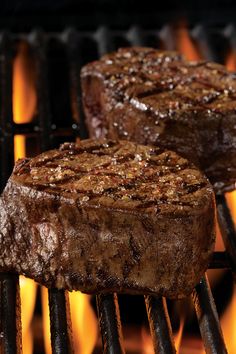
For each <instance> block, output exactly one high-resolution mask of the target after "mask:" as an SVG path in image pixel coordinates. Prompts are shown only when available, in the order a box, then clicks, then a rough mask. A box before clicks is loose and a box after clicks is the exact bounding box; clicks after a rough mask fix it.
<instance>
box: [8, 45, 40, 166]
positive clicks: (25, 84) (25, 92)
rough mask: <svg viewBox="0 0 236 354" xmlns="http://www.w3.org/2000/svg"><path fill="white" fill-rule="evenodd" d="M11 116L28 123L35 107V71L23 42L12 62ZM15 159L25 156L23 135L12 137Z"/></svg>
mask: <svg viewBox="0 0 236 354" xmlns="http://www.w3.org/2000/svg"><path fill="white" fill-rule="evenodd" d="M12 86H13V97H12V102H13V118H14V122H15V123H29V122H30V121H31V120H32V118H33V115H34V113H35V109H36V90H35V71H34V65H33V61H32V60H31V58H30V56H29V48H28V46H27V45H26V43H25V42H22V43H20V44H19V47H18V53H17V56H16V58H15V60H14V63H13V83H12ZM14 152H15V160H17V159H19V158H22V157H24V156H26V147H25V136H24V135H15V137H14Z"/></svg>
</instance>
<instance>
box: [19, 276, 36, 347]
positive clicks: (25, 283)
mask: <svg viewBox="0 0 236 354" xmlns="http://www.w3.org/2000/svg"><path fill="white" fill-rule="evenodd" d="M36 290H37V287H36V284H35V282H34V281H33V280H31V279H27V278H25V277H23V276H21V277H20V296H21V313H22V339H23V353H24V354H30V353H32V352H33V336H32V329H31V320H32V316H33V312H34V305H35V299H36ZM29 294H30V296H29Z"/></svg>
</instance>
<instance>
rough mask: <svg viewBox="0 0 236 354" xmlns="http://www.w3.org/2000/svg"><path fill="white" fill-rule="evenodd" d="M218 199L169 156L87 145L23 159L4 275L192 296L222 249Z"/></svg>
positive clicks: (2, 243)
mask: <svg viewBox="0 0 236 354" xmlns="http://www.w3.org/2000/svg"><path fill="white" fill-rule="evenodd" d="M214 213H215V204H214V193H213V190H212V188H211V186H210V184H209V182H208V180H207V179H206V177H204V176H203V175H202V174H201V173H200V172H199V171H198V170H197V169H196V168H195V167H194V166H193V165H192V164H190V163H189V162H188V161H187V160H185V159H183V158H181V157H179V156H178V155H176V154H175V153H174V152H171V151H161V150H160V149H158V148H154V147H148V146H139V145H137V144H135V143H131V142H127V141H121V142H114V141H98V142H97V141H93V140H85V141H81V143H79V144H77V145H75V144H69V143H68V144H64V145H62V146H61V148H60V149H59V150H52V151H49V152H45V153H43V154H41V155H39V156H38V157H36V158H32V159H25V160H21V161H19V162H18V163H17V164H16V167H15V169H14V172H13V174H12V176H11V177H10V179H9V181H8V184H7V186H6V188H5V190H4V192H3V195H2V198H1V206H0V215H1V220H0V222H1V238H0V269H1V270H2V271H16V272H18V273H20V274H25V275H26V276H28V277H31V278H33V279H35V280H36V281H38V282H40V283H43V284H45V285H46V286H49V287H57V288H66V289H69V290H72V289H77V290H82V291H84V292H87V293H94V292H111V291H117V292H127V293H155V294H158V295H165V296H168V297H172V298H174V297H175V298H176V297H183V296H184V295H187V294H189V293H190V292H191V290H192V289H193V287H194V285H196V284H197V283H198V282H199V280H200V278H201V276H202V274H203V273H204V271H205V270H206V268H207V266H208V262H209V257H210V255H211V253H212V251H213V246H214V238H215V234H214Z"/></svg>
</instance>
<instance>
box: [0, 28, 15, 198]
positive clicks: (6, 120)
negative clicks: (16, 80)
mask: <svg viewBox="0 0 236 354" xmlns="http://www.w3.org/2000/svg"><path fill="white" fill-rule="evenodd" d="M12 58H13V48H12V39H11V37H10V35H9V34H8V33H1V35H0V171H1V180H0V192H1V191H2V190H3V188H4V186H5V184H6V182H7V179H8V178H9V176H10V174H11V171H12V166H13V163H14V146H13V134H12V131H11V127H12V122H13V118H12Z"/></svg>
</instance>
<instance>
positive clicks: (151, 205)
mask: <svg viewBox="0 0 236 354" xmlns="http://www.w3.org/2000/svg"><path fill="white" fill-rule="evenodd" d="M153 150H154V149H153V148H152V147H148V146H141V145H137V144H134V143H132V142H127V141H120V142H118V143H116V142H115V141H109V140H108V141H106V140H101V141H96V142H94V141H93V140H87V141H86V142H83V144H81V145H80V144H74V143H65V144H63V145H61V146H60V148H59V150H52V151H49V152H46V153H43V154H41V155H39V156H38V157H36V158H33V159H31V160H30V159H28V160H24V163H20V164H17V168H16V169H14V172H13V176H12V179H13V180H14V181H15V182H16V183H19V184H22V185H24V186H25V187H30V188H32V189H38V190H40V191H44V192H45V193H50V194H53V196H54V200H55V205H56V198H57V197H58V198H59V200H60V196H61V195H64V196H66V195H67V194H68V193H70V194H71V195H72V196H73V197H74V198H75V200H76V203H77V205H78V206H79V205H82V204H86V205H88V206H96V205H99V206H102V205H103V206H104V207H107V206H108V207H110V206H112V207H114V208H116V207H117V208H118V209H121V210H122V209H127V208H129V206H130V208H132V210H133V212H134V211H135V210H136V209H140V208H142V209H144V210H145V209H147V210H151V209H153V211H154V210H155V211H157V210H158V212H161V211H163V212H165V209H166V206H167V205H169V204H171V205H172V206H174V209H179V210H184V209H185V208H192V207H194V208H196V209H198V208H201V207H202V205H201V204H199V200H198V199H197V198H196V199H195V198H194V197H193V198H192V197H191V195H193V196H194V194H195V193H198V192H199V191H201V190H202V189H204V188H207V187H208V188H209V184H208V181H207V179H206V178H205V177H204V176H203V175H202V174H201V173H200V172H199V170H198V169H197V168H195V167H194V165H193V164H191V163H189V162H188V161H187V160H186V159H184V158H181V157H179V156H178V155H177V154H176V153H174V152H171V151H163V150H162V149H157V148H155V154H153ZM58 151H59V152H60V153H58ZM186 197H187V198H188V200H186ZM107 201H108V205H107V204H106V203H107ZM111 203H112V205H111ZM156 206H157V207H158V209H155V207H156ZM174 209H172V212H173V211H174ZM173 215H174V214H173ZM146 223H148V221H146Z"/></svg>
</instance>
